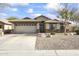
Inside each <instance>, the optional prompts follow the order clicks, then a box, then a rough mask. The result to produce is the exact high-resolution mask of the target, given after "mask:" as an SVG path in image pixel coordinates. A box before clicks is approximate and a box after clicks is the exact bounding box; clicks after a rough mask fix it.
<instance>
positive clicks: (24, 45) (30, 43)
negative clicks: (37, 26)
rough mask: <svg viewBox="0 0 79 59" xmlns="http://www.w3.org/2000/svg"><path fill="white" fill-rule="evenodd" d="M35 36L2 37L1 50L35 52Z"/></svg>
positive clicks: (0, 41)
mask: <svg viewBox="0 0 79 59" xmlns="http://www.w3.org/2000/svg"><path fill="white" fill-rule="evenodd" d="M35 42H36V36H35V35H27V34H9V35H5V36H3V37H0V50H34V48H35Z"/></svg>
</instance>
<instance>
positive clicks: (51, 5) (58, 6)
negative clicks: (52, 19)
mask: <svg viewBox="0 0 79 59" xmlns="http://www.w3.org/2000/svg"><path fill="white" fill-rule="evenodd" d="M45 8H46V9H48V10H50V9H54V10H58V9H61V8H64V6H63V5H61V4H59V3H48V4H47V5H46V6H45Z"/></svg>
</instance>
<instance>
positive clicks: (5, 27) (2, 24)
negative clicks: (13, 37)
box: [0, 20, 13, 33]
mask: <svg viewBox="0 0 79 59" xmlns="http://www.w3.org/2000/svg"><path fill="white" fill-rule="evenodd" d="M0 29H2V31H3V32H4V33H9V32H10V31H12V29H13V24H12V23H10V22H8V21H7V20H0Z"/></svg>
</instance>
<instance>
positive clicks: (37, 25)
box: [9, 15, 72, 33]
mask: <svg viewBox="0 0 79 59" xmlns="http://www.w3.org/2000/svg"><path fill="white" fill-rule="evenodd" d="M9 22H10V23H12V24H14V29H13V33H50V32H51V31H55V32H64V21H59V20H56V19H50V18H48V17H46V16H43V15H41V16H38V17H36V18H34V19H31V18H27V17H26V18H24V19H19V20H18V19H17V20H9ZM67 23H68V25H67V31H72V30H71V29H70V27H69V24H70V23H69V22H67Z"/></svg>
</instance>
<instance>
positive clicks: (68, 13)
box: [58, 3, 77, 34]
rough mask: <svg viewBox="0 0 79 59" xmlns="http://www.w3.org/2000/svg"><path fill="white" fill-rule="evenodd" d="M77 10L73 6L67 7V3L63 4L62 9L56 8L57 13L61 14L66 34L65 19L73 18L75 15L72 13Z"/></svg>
mask: <svg viewBox="0 0 79 59" xmlns="http://www.w3.org/2000/svg"><path fill="white" fill-rule="evenodd" d="M76 11H77V9H75V8H72V9H69V4H67V3H66V4H64V8H62V9H59V10H58V13H59V15H60V16H61V18H62V19H64V27H65V29H64V33H65V34H66V28H67V25H68V23H67V21H68V20H75V19H74V18H75V15H74V13H75V12H76Z"/></svg>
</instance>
